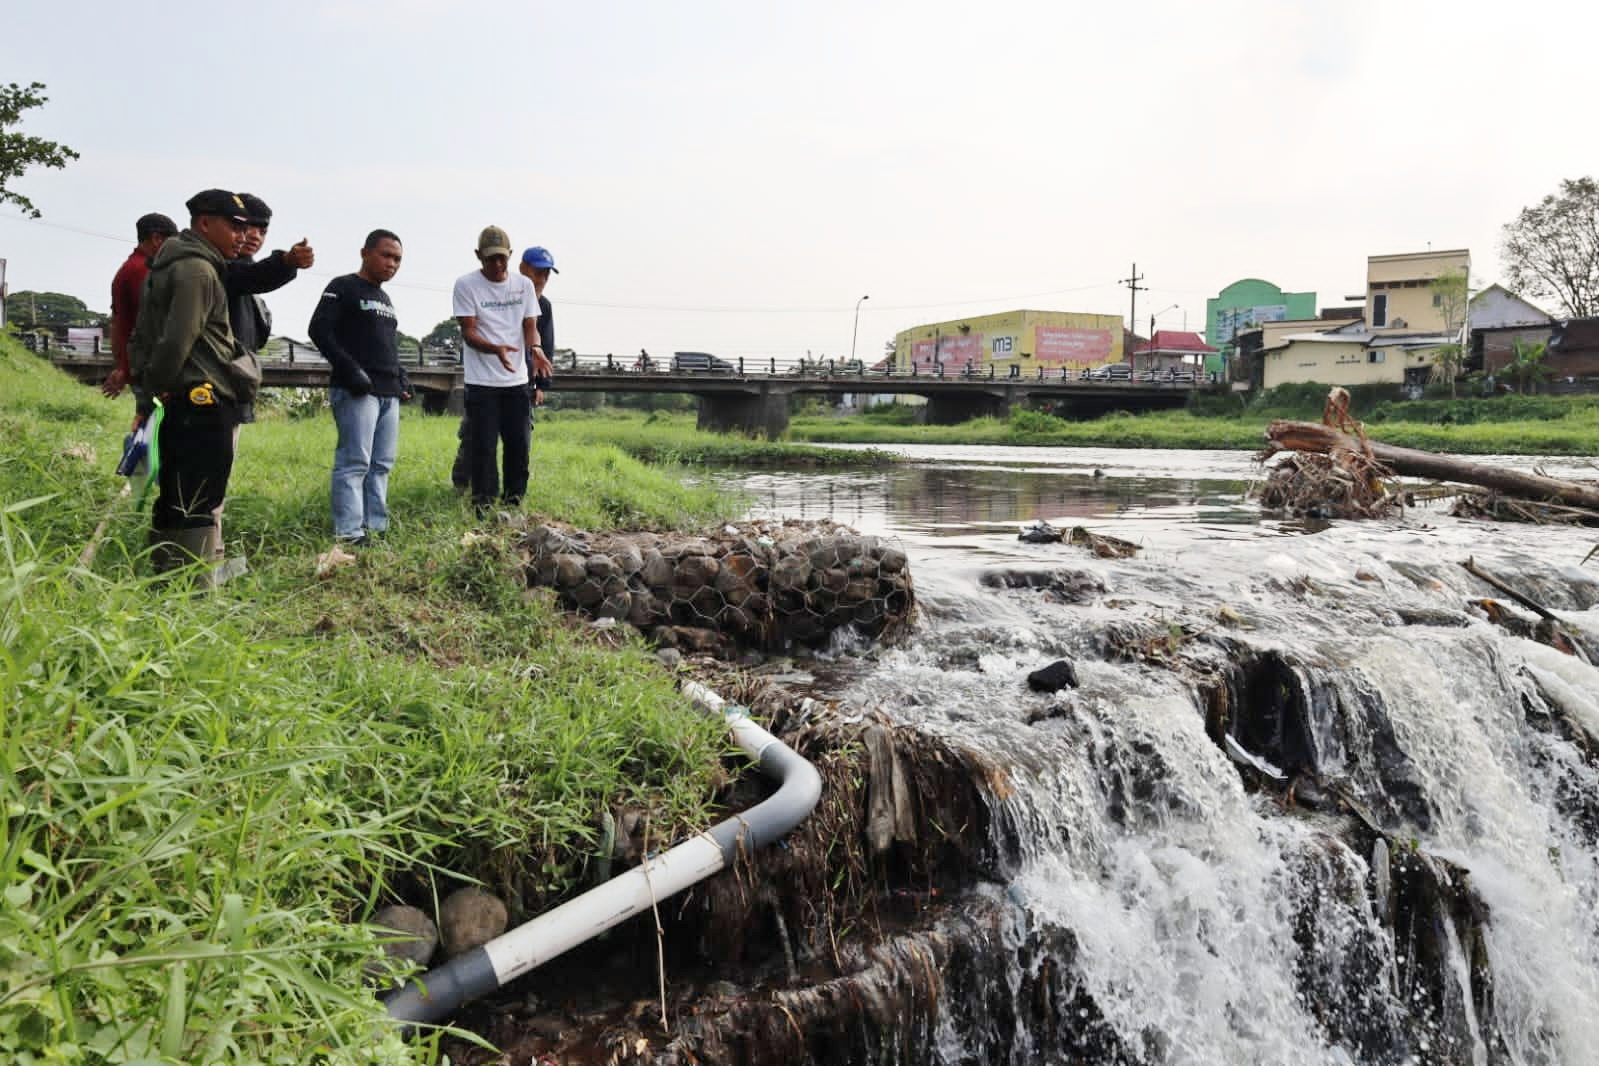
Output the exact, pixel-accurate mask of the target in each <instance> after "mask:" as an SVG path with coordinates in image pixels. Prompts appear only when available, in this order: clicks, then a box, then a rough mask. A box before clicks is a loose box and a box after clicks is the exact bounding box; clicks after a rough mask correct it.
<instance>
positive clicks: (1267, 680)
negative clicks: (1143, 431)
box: [845, 518, 1599, 1066]
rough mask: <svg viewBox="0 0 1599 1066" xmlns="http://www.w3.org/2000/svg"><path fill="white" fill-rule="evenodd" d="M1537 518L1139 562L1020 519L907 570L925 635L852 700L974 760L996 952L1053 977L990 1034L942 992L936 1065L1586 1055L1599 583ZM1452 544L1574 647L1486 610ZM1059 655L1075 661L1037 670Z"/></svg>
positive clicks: (1177, 547) (1597, 841)
mask: <svg viewBox="0 0 1599 1066" xmlns="http://www.w3.org/2000/svg"><path fill="white" fill-rule="evenodd" d="M1535 536H1536V540H1537V544H1538V550H1537V552H1536V553H1534V552H1532V551H1531V550H1530V546H1529V536H1528V531H1525V530H1516V529H1513V528H1510V529H1506V528H1499V527H1490V528H1488V529H1487V530H1484V528H1483V527H1481V526H1479V525H1472V524H1468V523H1461V522H1455V521H1453V520H1449V519H1443V518H1438V519H1434V520H1431V521H1429V522H1428V523H1410V524H1401V523H1393V524H1387V525H1377V524H1370V525H1367V526H1355V525H1341V526H1339V527H1337V528H1336V529H1334V530H1330V531H1327V532H1324V533H1322V534H1318V535H1315V536H1283V535H1280V534H1279V533H1278V532H1276V531H1266V530H1260V531H1256V532H1250V533H1243V534H1240V533H1237V532H1216V531H1206V530H1196V529H1195V528H1194V527H1191V526H1190V527H1188V528H1186V529H1182V530H1176V531H1172V530H1165V529H1157V530H1153V531H1150V532H1149V533H1147V534H1146V536H1145V537H1144V548H1145V550H1144V551H1143V552H1142V553H1141V555H1140V557H1139V558H1136V559H1130V560H1102V559H1093V558H1090V557H1088V556H1086V554H1085V553H1082V552H1080V551H1076V552H1073V551H1068V550H1066V549H1063V548H1061V547H1059V546H1044V547H1029V548H1027V549H1025V550H1024V549H1021V548H1017V547H1014V546H1012V545H1010V544H1005V545H991V546H990V547H989V550H988V552H987V553H986V554H988V555H990V556H992V557H998V556H1001V555H1002V556H1004V563H1005V566H1006V567H1008V568H1009V569H1010V570H1011V571H1012V573H1011V575H1010V577H1008V578H1006V579H1005V580H998V581H996V580H994V579H993V575H992V571H993V569H994V567H993V566H991V565H989V564H988V563H986V562H980V563H979V564H978V565H976V566H973V565H971V558H970V556H967V557H965V558H964V559H963V561H962V565H960V566H948V565H946V566H944V567H942V568H938V569H931V570H929V569H926V568H924V569H923V570H922V571H921V572H919V574H918V584H919V588H920V589H921V591H922V596H923V618H922V623H921V626H920V628H919V630H918V632H917V633H916V635H915V637H914V638H913V639H912V641H911V642H909V643H908V644H907V645H906V646H905V647H903V648H900V649H897V650H894V651H892V652H888V653H885V654H882V655H880V656H879V657H878V659H877V661H876V663H875V664H874V666H873V669H872V670H871V671H870V672H869V673H866V674H864V675H863V676H861V677H859V678H857V679H855V680H854V681H853V682H852V683H851V684H850V686H849V688H848V690H847V692H846V693H845V697H846V700H847V701H848V702H851V703H859V704H861V705H863V706H864V705H870V706H876V707H881V708H886V709H888V710H890V711H891V712H893V713H894V714H895V715H896V716H897V718H898V719H899V720H900V721H901V722H902V723H904V724H905V725H907V726H910V727H913V728H916V729H921V730H927V731H930V732H933V733H936V734H938V735H940V736H941V737H943V738H944V739H945V740H946V741H948V742H949V743H952V744H955V745H958V746H960V747H961V748H963V749H965V750H968V751H970V752H971V753H973V755H974V756H975V757H976V758H978V759H979V760H981V762H982V763H983V764H984V765H987V766H989V767H991V768H992V772H991V773H990V775H989V776H990V779H991V784H990V786H989V797H990V798H989V802H990V805H991V807H992V812H991V813H992V817H991V819H990V822H991V832H992V835H993V837H994V839H993V841H992V842H991V844H992V850H993V852H994V854H995V855H996V856H997V860H996V862H997V866H996V872H995V875H994V878H993V884H992V885H990V886H989V888H988V889H987V890H986V891H987V897H985V898H987V899H989V900H990V902H992V903H993V905H994V906H996V907H998V908H999V909H1000V910H1002V911H1003V912H1005V915H1006V916H1005V918H1004V919H1003V921H1002V922H1001V925H1002V932H1003V937H1004V944H1005V951H1004V952H1003V957H1004V959H1005V960H1006V963H1005V965H1004V967H1003V968H1002V972H1000V973H996V974H995V975H993V976H994V980H996V981H998V982H1000V983H1001V984H1002V986H1003V987H1005V988H1007V989H1009V990H1010V993H1011V995H1012V996H1013V997H1026V996H1032V997H1034V998H1035V999H1036V998H1037V997H1038V996H1040V995H1041V994H1042V993H1040V992H1039V989H1041V988H1056V989H1057V990H1060V989H1064V990H1066V991H1065V992H1063V993H1061V994H1059V995H1055V994H1052V996H1048V997H1045V998H1046V999H1047V1000H1048V1001H1049V1002H1050V1004H1051V1010H1052V1011H1053V1013H1052V1014H1051V1016H1050V1017H1049V1018H1048V1019H1047V1020H1045V1021H1042V1022H1039V1023H1035V1024H1034V1025H1032V1026H1031V1027H1030V1028H1029V1027H1026V1026H1023V1027H1021V1031H1019V1032H1010V1033H1008V1034H1000V1035H1002V1036H1003V1040H1000V1038H999V1036H996V1034H995V1032H994V1031H993V1027H992V1026H986V1027H985V1026H984V1025H981V1024H978V1023H977V1022H976V1021H971V1020H970V1018H969V1012H963V1010H962V1009H961V1007H960V1006H959V1005H958V1004H953V1003H951V1004H946V1009H945V1012H944V1014H943V1015H942V1016H941V1019H940V1023H939V1026H938V1029H937V1032H936V1034H935V1035H936V1039H935V1041H934V1050H933V1052H932V1055H933V1058H932V1061H937V1062H947V1063H955V1062H979V1061H980V1062H1013V1063H1018V1064H1020V1063H1032V1062H1055V1061H1081V1062H1096V1063H1098V1062H1126V1063H1149V1064H1162V1066H1177V1064H1215V1063H1306V1064H1317V1066H1320V1064H1325V1066H1350V1064H1357V1063H1358V1064H1383V1066H1386V1064H1396V1066H1397V1064H1403V1063H1417V1064H1422V1063H1439V1064H1472V1066H1488V1064H1499V1063H1514V1064H1525V1066H1541V1064H1548V1066H1555V1064H1566V1063H1576V1062H1583V1061H1590V1060H1591V1059H1590V1057H1591V1056H1594V1055H1596V1054H1599V1053H1596V1052H1594V1051H1593V1050H1592V1049H1594V1048H1599V1010H1595V1009H1594V1004H1595V1003H1599V746H1596V740H1595V738H1599V670H1596V669H1595V667H1594V666H1592V665H1590V664H1589V662H1587V661H1585V658H1584V655H1585V654H1588V655H1591V654H1592V651H1593V649H1596V648H1599V640H1596V639H1595V634H1599V612H1596V611H1595V610H1594V606H1595V604H1596V603H1599V582H1596V581H1594V579H1593V576H1592V572H1591V571H1589V572H1583V571H1581V570H1579V569H1577V568H1576V566H1575V565H1574V564H1575V562H1576V561H1577V560H1580V559H1581V558H1582V556H1583V553H1584V552H1585V551H1586V550H1587V548H1588V547H1589V546H1590V545H1588V544H1587V543H1585V541H1584V539H1583V538H1582V537H1581V535H1580V534H1578V533H1572V532H1571V531H1560V530H1537V531H1535ZM1467 557H1474V558H1475V559H1476V561H1477V562H1478V563H1479V564H1481V565H1484V566H1486V567H1488V568H1489V569H1490V570H1492V572H1494V573H1496V574H1498V575H1499V576H1501V577H1503V578H1505V579H1506V580H1508V581H1511V582H1512V583H1513V584H1514V585H1516V586H1517V587H1518V588H1521V589H1523V590H1524V591H1526V592H1527V594H1528V595H1531V596H1533V598H1535V599H1536V600H1538V601H1539V602H1540V603H1542V604H1543V605H1544V606H1546V607H1548V608H1549V609H1551V610H1552V611H1555V612H1557V613H1559V614H1560V615H1561V617H1562V619H1563V620H1564V621H1565V622H1566V628H1567V630H1568V631H1569V632H1570V634H1571V636H1572V638H1573V643H1574V645H1575V647H1574V648H1573V649H1572V650H1573V651H1575V654H1568V653H1566V652H1563V651H1560V650H1556V648H1555V647H1551V646H1549V644H1548V643H1545V642H1541V641H1540V639H1539V638H1540V637H1547V635H1548V633H1547V627H1545V628H1544V629H1543V630H1540V629H1539V627H1538V626H1537V624H1536V619H1535V618H1533V617H1531V616H1530V615H1526V614H1525V612H1521V611H1519V609H1512V610H1510V611H1509V612H1507V614H1508V616H1501V617H1499V618H1498V620H1497V621H1491V620H1490V617H1491V615H1492V612H1493V609H1492V608H1483V607H1480V606H1477V605H1475V602H1474V601H1477V600H1481V599H1484V598H1493V599H1501V598H1502V597H1500V596H1499V594H1498V593H1495V592H1493V590H1491V589H1489V588H1487V587H1486V586H1484V585H1482V584H1480V583H1478V582H1477V581H1476V579H1474V578H1473V577H1472V576H1471V575H1470V574H1468V573H1467V572H1466V571H1465V570H1464V569H1463V568H1462V567H1461V566H1460V565H1459V563H1460V562H1461V561H1463V560H1464V559H1466V558H1467ZM1029 567H1030V568H1032V570H1033V571H1034V575H1033V578H1032V579H1028V580H1018V579H1015V577H1016V575H1015V571H1016V570H1017V568H1022V569H1026V568H1029ZM985 573H986V574H987V576H986V578H985ZM1057 658H1067V659H1071V660H1073V662H1074V663H1075V665H1076V669H1077V674H1078V678H1079V681H1080V686H1079V687H1077V688H1075V689H1067V690H1064V691H1062V692H1060V693H1056V694H1038V693H1033V692H1030V691H1028V688H1027V685H1026V683H1025V678H1026V675H1027V674H1028V673H1029V672H1031V671H1032V670H1035V669H1037V668H1038V667H1039V666H1041V665H1044V664H1046V663H1048V662H1050V661H1051V660H1053V659H1057ZM1279 772H1280V773H1279ZM1279 777H1280V778H1281V779H1280V780H1279ZM1062 971H1069V974H1065V975H1063V973H1062ZM1062 982H1065V983H1064V984H1062ZM946 994H948V993H946ZM962 1018H967V1019H968V1021H969V1022H970V1024H963V1023H962V1021H961V1019H962ZM1090 1028H1091V1029H1093V1030H1095V1031H1096V1032H1097V1033H1098V1034H1099V1035H1098V1036H1096V1037H1095V1038H1094V1040H1093V1041H1092V1048H1091V1049H1090V1050H1089V1051H1086V1052H1085V1051H1084V1050H1083V1048H1085V1047H1088V1045H1087V1044H1083V1043H1081V1041H1079V1043H1077V1044H1072V1043H1071V1041H1072V1040H1076V1039H1078V1037H1080V1036H1081V1033H1082V1032H1086V1031H1087V1030H1088V1029H1090ZM1072 1033H1076V1034H1077V1036H1072V1035H1070V1034H1072ZM1063 1034H1065V1035H1063ZM996 1041H998V1042H996ZM1067 1046H1070V1047H1073V1048H1075V1049H1076V1050H1075V1051H1074V1052H1073V1053H1074V1054H1076V1055H1078V1056H1079V1057H1076V1058H1070V1057H1063V1055H1062V1054H1061V1052H1060V1049H1061V1048H1063V1047H1067ZM1051 1049H1053V1050H1051Z"/></svg>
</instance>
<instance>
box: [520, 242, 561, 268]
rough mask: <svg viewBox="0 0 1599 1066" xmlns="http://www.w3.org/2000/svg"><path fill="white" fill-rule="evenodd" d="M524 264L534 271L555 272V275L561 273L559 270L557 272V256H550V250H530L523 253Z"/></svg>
mask: <svg viewBox="0 0 1599 1066" xmlns="http://www.w3.org/2000/svg"><path fill="white" fill-rule="evenodd" d="M522 263H523V265H524V266H530V267H532V268H533V269H534V270H554V271H555V273H557V274H559V273H560V271H559V270H555V256H553V255H551V254H550V250H549V249H548V248H537V247H535V248H529V249H528V250H527V251H525V252H523V253H522Z"/></svg>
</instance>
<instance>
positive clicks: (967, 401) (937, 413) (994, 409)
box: [927, 393, 1010, 426]
mask: <svg viewBox="0 0 1599 1066" xmlns="http://www.w3.org/2000/svg"><path fill="white" fill-rule="evenodd" d="M985 415H992V416H994V417H995V418H1008V417H1010V400H1009V399H1008V398H1006V397H1004V396H995V395H992V394H990V393H949V394H945V395H940V396H929V397H928V398H927V422H928V424H929V425H934V426H953V425H955V424H957V423H960V422H969V421H970V420H972V419H974V418H982V417H984V416H985Z"/></svg>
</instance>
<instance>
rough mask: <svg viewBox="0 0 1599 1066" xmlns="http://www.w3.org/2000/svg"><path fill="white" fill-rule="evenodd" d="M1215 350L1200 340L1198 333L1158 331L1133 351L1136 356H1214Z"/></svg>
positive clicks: (1178, 330)
mask: <svg viewBox="0 0 1599 1066" xmlns="http://www.w3.org/2000/svg"><path fill="white" fill-rule="evenodd" d="M1215 352H1216V349H1215V348H1212V347H1211V346H1210V345H1208V344H1206V343H1205V342H1204V341H1203V340H1202V339H1200V336H1199V334H1197V333H1188V332H1185V331H1183V330H1180V329H1157V330H1156V331H1155V335H1154V336H1153V337H1151V338H1150V339H1149V340H1148V341H1147V342H1146V343H1144V344H1140V345H1139V346H1138V347H1137V348H1134V349H1133V354H1134V355H1212V354H1214V353H1215Z"/></svg>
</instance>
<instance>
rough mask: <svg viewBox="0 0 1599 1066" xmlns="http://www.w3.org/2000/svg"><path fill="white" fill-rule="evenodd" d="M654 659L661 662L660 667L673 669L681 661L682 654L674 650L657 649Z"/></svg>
mask: <svg viewBox="0 0 1599 1066" xmlns="http://www.w3.org/2000/svg"><path fill="white" fill-rule="evenodd" d="M655 657H656V658H657V659H659V660H660V661H661V665H662V666H667V667H675V666H677V665H679V664H680V663H682V661H683V653H682V652H680V651H678V650H677V649H676V648H658V649H656V652H655Z"/></svg>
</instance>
